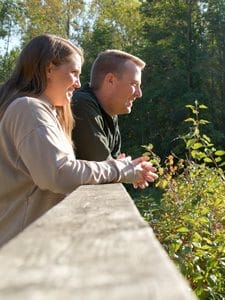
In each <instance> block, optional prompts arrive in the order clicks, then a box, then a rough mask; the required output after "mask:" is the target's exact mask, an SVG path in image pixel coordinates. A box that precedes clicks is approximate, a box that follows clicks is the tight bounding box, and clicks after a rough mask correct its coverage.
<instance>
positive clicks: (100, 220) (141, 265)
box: [0, 184, 196, 300]
mask: <svg viewBox="0 0 225 300" xmlns="http://www.w3.org/2000/svg"><path fill="white" fill-rule="evenodd" d="M0 265H1V268H0V276H1V280H0V299H4V300H8V299H17V300H22V299H23V300H28V299H29V300H42V299H48V300H53V299H54V300H57V299H60V300H62V299H63V300H66V299H76V300H106V299H107V300H120V299H121V300H126V299H127V300H128V299H129V300H138V299H141V300H147V299H148V300H149V299H152V300H170V299H171V300H178V299H179V300H194V299H196V298H195V296H194V294H193V293H192V291H191V290H190V288H189V286H188V284H187V283H186V281H185V280H184V279H183V277H182V276H181V275H180V273H179V272H178V271H177V269H176V267H175V266H174V264H173V263H172V262H171V261H170V260H169V259H168V256H167V254H166V253H165V251H164V250H163V249H162V247H161V245H160V244H159V242H158V241H157V240H156V238H155V236H154V234H153V232H152V230H151V228H150V227H149V226H148V224H147V223H146V222H145V221H143V219H142V218H141V216H140V214H139V212H138V211H137V209H136V207H135V205H134V203H133V201H132V199H131V198H130V197H129V195H128V194H127V192H126V190H125V189H124V187H123V186H122V185H121V184H107V185H98V186H83V187H81V188H79V189H78V190H76V191H75V192H73V193H72V194H70V195H69V196H68V197H67V198H66V199H65V200H64V201H62V202H61V203H60V204H58V205H57V206H55V207H54V208H53V209H52V210H50V211H49V212H48V213H46V214H45V215H44V216H42V217H41V218H40V219H39V220H37V221H36V222H34V223H33V224H32V225H30V226H29V227H28V228H27V229H26V230H24V231H23V232H22V233H21V234H20V235H18V236H17V237H16V238H14V239H13V240H12V241H10V242H9V243H8V244H6V245H5V246H3V247H2V249H1V250H0ZM15 297H16V298H15Z"/></svg>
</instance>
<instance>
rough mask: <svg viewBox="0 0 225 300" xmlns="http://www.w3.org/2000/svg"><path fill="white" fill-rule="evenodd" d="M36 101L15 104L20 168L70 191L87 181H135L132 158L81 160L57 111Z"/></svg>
mask: <svg viewBox="0 0 225 300" xmlns="http://www.w3.org/2000/svg"><path fill="white" fill-rule="evenodd" d="M35 101H36V100H35ZM35 101H33V102H31V103H26V102H25V101H24V102H21V103H18V105H14V107H12V108H11V115H10V118H9V119H8V127H10V135H11V137H12V139H13V141H14V144H15V147H16V149H17V154H18V156H17V158H16V167H17V168H18V169H21V171H22V172H23V173H25V174H26V175H27V176H28V177H30V179H31V180H32V181H33V182H34V183H35V184H36V185H37V186H39V188H41V189H43V190H50V191H52V192H55V193H62V194H68V193H70V192H72V191H73V190H74V189H75V188H77V187H78V186H80V185H83V184H99V183H107V182H127V183H129V182H133V180H134V177H135V170H134V167H133V165H132V163H131V162H130V161H129V159H124V160H109V161H102V162H94V161H85V160H77V159H76V158H75V156H74V152H73V149H72V146H71V145H70V143H69V142H68V141H67V138H66V136H65V134H64V132H63V131H62V129H61V127H60V125H59V124H58V122H57V119H56V117H55V116H54V114H53V113H52V112H51V110H49V109H48V108H46V106H43V105H42V104H40V103H39V104H36V103H35ZM9 114H10V112H9Z"/></svg>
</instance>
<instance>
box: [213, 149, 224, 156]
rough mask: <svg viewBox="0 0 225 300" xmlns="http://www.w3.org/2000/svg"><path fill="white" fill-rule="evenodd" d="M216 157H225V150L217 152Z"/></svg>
mask: <svg viewBox="0 0 225 300" xmlns="http://www.w3.org/2000/svg"><path fill="white" fill-rule="evenodd" d="M215 155H217V156H223V155H225V151H224V150H217V151H216V152H215Z"/></svg>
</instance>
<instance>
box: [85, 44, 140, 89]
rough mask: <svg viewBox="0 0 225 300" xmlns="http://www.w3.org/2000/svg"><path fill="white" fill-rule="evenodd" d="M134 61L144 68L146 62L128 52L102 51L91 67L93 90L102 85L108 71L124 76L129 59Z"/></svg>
mask: <svg viewBox="0 0 225 300" xmlns="http://www.w3.org/2000/svg"><path fill="white" fill-rule="evenodd" d="M129 60H130V61H132V62H134V63H135V64H136V65H137V66H138V67H140V68H141V70H142V69H144V67H145V62H144V61H143V60H142V59H140V58H138V57H137V56H134V55H132V54H129V53H127V52H124V51H121V50H115V49H108V50H105V51H103V52H100V53H99V54H98V56H97V58H96V59H95V61H94V63H93V65H92V68H91V78H90V86H91V88H92V89H93V90H97V89H99V88H100V87H101V84H102V82H103V80H104V78H105V76H106V74H108V73H113V74H115V75H117V76H118V77H120V76H122V74H123V72H124V70H125V66H124V65H125V63H126V62H127V61H129Z"/></svg>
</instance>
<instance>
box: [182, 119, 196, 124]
mask: <svg viewBox="0 0 225 300" xmlns="http://www.w3.org/2000/svg"><path fill="white" fill-rule="evenodd" d="M184 122H191V123H193V124H194V125H196V121H195V119H193V118H187V119H185V120H184Z"/></svg>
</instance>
